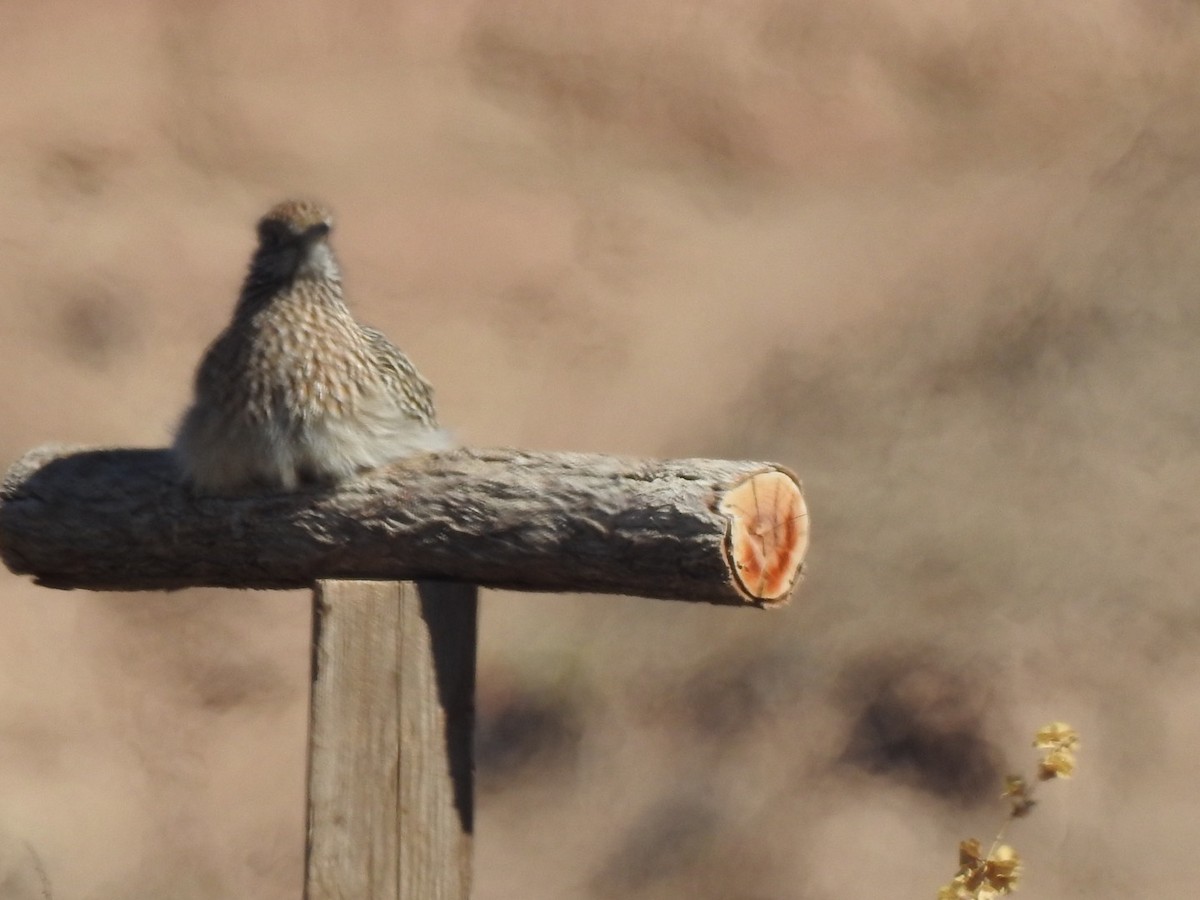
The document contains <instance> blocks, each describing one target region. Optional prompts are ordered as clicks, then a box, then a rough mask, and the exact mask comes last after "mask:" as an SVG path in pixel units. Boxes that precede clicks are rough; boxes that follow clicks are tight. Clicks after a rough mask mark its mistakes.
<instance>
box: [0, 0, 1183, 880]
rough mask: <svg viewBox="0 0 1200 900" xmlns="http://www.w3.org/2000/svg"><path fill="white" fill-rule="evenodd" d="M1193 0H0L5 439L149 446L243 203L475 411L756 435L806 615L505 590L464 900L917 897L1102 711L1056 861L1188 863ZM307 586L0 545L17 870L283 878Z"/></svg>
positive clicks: (221, 299)
mask: <svg viewBox="0 0 1200 900" xmlns="http://www.w3.org/2000/svg"><path fill="white" fill-rule="evenodd" d="M1198 15H1200V12H1198V10H1197V8H1196V7H1195V5H1194V4H1188V3H1184V2H1182V0H1098V2H1095V3H1089V4H1077V3H1065V2H1060V0H1037V2H1034V0H1013V2H1009V3H1005V4H1001V5H990V6H989V5H980V4H977V3H966V2H945V0H941V2H936V3H935V2H928V0H923V2H913V0H904V2H900V0H804V2H802V0H796V2H792V3H787V2H771V0H746V2H734V0H716V2H710V3H706V4H691V3H689V4H683V3H670V2H660V0H640V2H636V3H634V2H630V0H612V2H609V3H607V4H584V3H573V4H563V3H556V2H551V0H488V2H477V3H469V2H439V3H433V2H425V0H421V2H413V3H409V4H406V5H403V6H400V5H397V6H395V7H393V6H391V5H389V4H386V3H382V2H375V0H358V2H346V3H338V4H332V3H330V4H328V5H325V4H321V3H317V2H314V0H308V2H302V3H299V4H295V3H283V2H282V0H261V2H258V3H255V4H238V3H233V2H224V3H220V2H217V3H208V4H198V3H191V2H187V0H176V2H165V0H164V2H149V0H147V2H124V3H120V2H111V3H106V4H96V5H94V6H92V7H89V6H85V5H84V4H82V3H76V2H62V0H60V2H44V3H39V4H17V3H12V2H9V3H4V4H3V17H2V18H3V22H4V24H3V29H2V31H0V75H2V77H3V84H4V86H5V87H4V89H3V90H2V91H0V151H2V152H0V193H2V195H3V196H4V199H5V204H4V208H5V211H6V215H5V216H4V217H3V220H0V258H2V259H3V261H4V265H3V266H0V298H3V299H2V300H0V303H2V304H3V305H2V307H0V309H2V311H3V312H2V316H3V318H2V319H0V372H3V375H4V387H5V389H4V391H3V392H2V393H0V457H3V458H4V459H13V458H15V457H16V456H17V455H19V454H20V453H21V452H23V451H24V450H25V449H27V448H29V447H30V446H32V445H35V444H37V443H40V442H45V441H50V440H53V441H67V442H84V443H92V444H121V445H161V444H162V443H164V442H165V441H166V440H167V439H168V436H169V434H170V432H171V428H172V426H173V422H174V420H175V418H176V416H177V415H178V413H179V411H180V410H181V408H182V406H183V404H184V402H185V398H186V396H187V391H188V385H189V378H190V372H191V368H192V366H193V365H194V363H195V360H196V359H197V358H198V356H199V354H200V352H201V351H202V349H203V347H204V345H205V343H206V342H207V341H208V340H209V339H210V338H211V336H212V335H214V334H215V333H216V331H217V330H218V329H219V328H220V326H221V324H222V323H223V321H224V319H225V317H226V316H227V315H228V313H229V310H230V307H231V304H232V301H233V298H234V295H235V292H236V290H237V286H238V283H239V281H240V279H241V276H242V274H243V271H244V267H245V264H246V260H247V259H248V254H249V251H250V249H251V243H252V240H253V233H252V224H253V221H254V219H255V217H256V216H257V215H258V214H259V213H260V212H261V211H262V210H263V209H264V208H265V207H266V206H267V205H269V204H270V203H271V202H273V201H275V200H277V199H280V198H282V197H284V196H288V195H295V194H299V195H306V196H315V197H319V198H323V199H325V200H327V201H328V202H329V203H330V204H332V205H333V206H334V207H335V208H336V210H337V212H338V216H339V221H338V229H337V234H336V246H337V248H338V250H339V252H340V255H341V258H342V261H343V263H344V266H345V269H346V271H347V276H348V290H349V291H350V295H351V297H352V298H353V302H354V303H355V305H356V308H357V310H358V311H359V313H360V315H361V317H362V318H363V319H364V320H366V321H368V322H370V323H372V324H374V325H376V326H378V327H381V328H383V329H384V330H385V331H386V332H387V333H388V334H389V335H391V336H392V337H393V338H394V339H395V340H396V341H397V342H398V343H400V344H401V345H402V346H404V347H405V348H407V349H408V350H409V351H410V353H411V355H412V356H413V357H414V359H415V360H416V361H417V363H418V365H419V366H420V367H421V369H422V370H423V371H424V372H425V374H427V375H428V376H429V377H430V378H431V379H432V380H433V381H434V383H435V384H436V385H437V388H438V399H439V405H440V408H441V412H442V417H443V419H444V420H445V421H446V422H447V423H449V424H450V425H451V426H452V427H453V428H455V429H456V430H457V432H458V434H459V435H460V437H461V438H462V439H463V440H464V441H466V442H469V443H476V444H489V445H498V444H514V445H520V446H528V447H538V448H559V449H586V450H597V451H606V452H621V453H631V454H639V455H724V456H734V457H750V458H770V459H775V460H778V461H781V462H783V463H786V464H788V465H790V466H792V467H794V468H795V469H796V470H797V471H798V472H800V473H801V475H802V477H803V478H804V479H805V484H806V487H807V491H808V496H809V501H810V505H811V508H812V510H813V516H814V534H815V538H814V547H813V551H812V553H811V556H810V564H811V575H810V577H809V579H808V581H807V582H806V584H805V585H804V588H803V590H802V592H801V594H800V596H799V597H798V598H797V600H796V602H794V603H793V605H792V606H791V607H790V608H788V609H787V610H786V611H783V612H780V613H773V614H758V613H753V612H748V611H740V610H715V609H708V608H695V609H693V608H690V607H685V606H683V605H680V604H664V603H654V602H651V601H646V600H636V599H616V598H596V597H586V598H571V597H540V596H516V595H508V594H488V595H486V596H485V600H484V612H483V616H484V619H483V634H482V646H481V673H480V680H481V686H480V698H479V699H480V712H481V722H480V733H479V741H478V744H479V747H478V753H479V774H480V791H479V819H478V833H477V891H476V893H477V896H478V897H479V898H480V900H502V898H513V897H522V898H529V900H533V898H548V900H549V898H554V900H557V898H574V897H581V898H610V897H622V898H625V897H630V898H639V900H640V898H701V900H704V898H709V900H785V898H845V897H875V896H880V895H884V894H886V895H887V896H897V897H901V896H904V897H907V896H913V897H923V896H924V897H928V896H932V895H933V892H934V890H935V889H936V887H937V885H938V884H940V883H941V882H943V881H945V880H946V879H947V878H948V877H949V876H950V875H951V874H952V871H953V867H954V865H955V856H956V843H957V841H958V840H959V839H960V838H963V837H967V836H970V835H977V836H979V837H982V838H987V837H989V836H990V834H991V833H992V831H993V830H994V827H995V824H996V822H997V819H998V817H999V815H1000V813H1001V809H1000V807H999V804H998V801H997V798H996V795H997V793H998V790H997V785H998V784H999V781H1000V778H1001V777H1002V775H1003V773H1004V772H1006V771H1008V770H1010V769H1018V768H1024V769H1028V767H1029V766H1030V764H1031V763H1032V760H1033V754H1032V750H1031V749H1030V748H1029V746H1028V744H1029V740H1030V737H1031V735H1032V733H1033V731H1034V730H1035V729H1036V728H1037V727H1038V726H1039V725H1041V724H1042V723H1043V722H1045V721H1049V720H1051V719H1066V720H1067V721H1069V722H1071V723H1072V724H1074V725H1076V726H1077V727H1078V728H1079V729H1080V730H1081V731H1082V732H1083V737H1084V743H1085V747H1084V753H1083V756H1082V761H1081V762H1082V767H1081V771H1080V773H1079V775H1078V777H1077V778H1076V779H1074V780H1073V781H1072V782H1070V783H1065V784H1054V785H1050V786H1049V787H1048V789H1047V790H1046V791H1045V793H1044V795H1043V799H1044V802H1043V803H1042V804H1041V805H1039V807H1038V808H1037V810H1036V812H1035V814H1034V815H1033V816H1032V817H1031V818H1030V819H1028V820H1026V821H1023V822H1021V823H1019V825H1018V826H1017V828H1016V829H1015V830H1014V831H1013V832H1012V834H1011V835H1010V837H1011V839H1012V841H1013V843H1015V844H1016V846H1017V848H1018V849H1019V850H1020V851H1021V852H1022V853H1023V854H1024V856H1025V859H1026V863H1027V871H1026V877H1025V883H1024V889H1023V891H1022V895H1023V896H1028V897H1031V898H1033V897H1065V896H1087V897H1092V898H1107V897H1112V898H1125V897H1129V896H1187V895H1189V894H1190V892H1191V890H1194V885H1195V883H1196V879H1197V877H1198V876H1200V862H1197V857H1196V852H1195V846H1196V845H1197V843H1198V842H1200V802H1198V801H1197V799H1196V798H1197V797H1198V796H1200V766H1198V765H1197V761H1196V754H1195V746H1196V744H1197V741H1198V740H1200V700H1198V699H1197V692H1198V691H1200V663H1198V662H1197V654H1196V650H1197V647H1198V646H1200V603H1198V601H1197V589H1196V585H1197V584H1198V583H1200V553H1197V552H1196V541H1197V539H1198V538H1200V509H1198V508H1197V503H1196V501H1195V497H1196V496H1197V494H1196V493H1195V491H1196V489H1197V488H1198V487H1200V466H1197V459H1198V454H1197V444H1198V441H1200V373H1198V369H1197V362H1196V361H1197V358H1198V354H1200V305H1198V303H1197V299H1198V298H1197V293H1198V286H1200V245H1198V243H1197V242H1196V240H1195V230H1196V222H1197V215H1198V213H1200V111H1198V110H1200V105H1198V104H1197V100H1198V99H1200V97H1198V95H1200V20H1198ZM308 627H309V626H308V610H307V604H306V602H305V597H304V596H303V595H301V594H278V595H274V594H235V593H222V592H210V591H196V592H189V593H183V594H178V595H173V596H169V597H168V596H134V595H131V596H115V595H89V594H83V593H71V594H60V593H53V592H49V591H45V590H41V589H37V588H34V587H32V586H30V585H29V584H27V583H25V582H24V581H22V580H19V579H16V578H14V577H12V576H8V575H3V576H0V898H3V900H9V898H14V900H26V898H46V897H53V898H55V900H68V898H79V900H118V898H119V900H143V898H144V900H161V898H172V900H202V898H203V900H216V898H266V900H270V898H280V900H282V898H294V897H296V896H298V891H299V886H300V870H301V855H302V846H303V835H302V826H303V777H304V775H303V753H304V724H305V723H304V716H305V704H306V667H307V650H306V646H307V639H308Z"/></svg>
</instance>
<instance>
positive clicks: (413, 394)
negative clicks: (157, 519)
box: [174, 200, 450, 494]
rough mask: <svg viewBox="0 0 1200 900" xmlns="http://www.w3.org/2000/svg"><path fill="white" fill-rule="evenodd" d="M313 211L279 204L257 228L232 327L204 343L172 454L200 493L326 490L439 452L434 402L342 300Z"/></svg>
mask: <svg viewBox="0 0 1200 900" xmlns="http://www.w3.org/2000/svg"><path fill="white" fill-rule="evenodd" d="M331 228H332V219H331V217H330V215H329V213H328V211H326V210H325V209H324V208H323V207H321V206H320V205H318V204H315V203H310V202H307V201H296V200H289V201H286V202H284V203H281V204H279V205H278V206H276V207H274V208H273V209H271V210H270V211H269V212H268V213H267V214H266V215H265V216H264V217H263V218H262V219H261V220H260V222H259V224H258V236H259V245H258V249H257V250H256V251H255V254H254V258H253V260H252V261H251V264H250V272H249V274H248V275H247V276H246V281H245V283H244V285H243V287H242V293H241V297H240V298H239V300H238V304H237V308H236V309H235V310H234V314H233V320H232V321H231V322H230V324H229V325H228V327H226V329H225V330H224V331H223V332H222V333H221V334H220V335H219V336H218V337H217V339H216V340H215V341H214V342H213V343H212V345H211V346H210V347H209V348H208V352H207V353H206V354H205V356H204V359H203V360H202V361H201V363H200V367H199V369H198V371H197V373H196V381H195V398H194V401H193V403H192V406H191V408H190V409H189V410H188V411H187V413H186V414H185V415H184V418H183V422H182V423H181V425H180V427H179V431H178V433H177V435H176V438H175V445H174V450H175V456H176V459H177V460H178V461H179V464H180V467H181V469H182V470H183V474H184V476H185V477H186V479H187V480H188V481H189V482H190V483H191V484H192V485H193V487H194V488H195V489H196V490H197V491H198V492H200V493H206V494H227V493H237V492H241V491H246V490H254V489H282V490H294V489H295V488H297V487H298V486H299V485H302V484H307V483H336V482H338V481H342V480H344V479H346V478H349V477H352V476H354V475H355V474H357V473H358V472H361V471H363V470H366V469H370V468H374V467H375V466H379V465H381V464H383V463H385V462H388V461H389V460H392V459H397V458H399V457H403V456H410V455H413V454H416V453H422V452H427V451H431V450H438V449H444V448H446V447H448V446H450V441H449V439H448V438H447V436H446V434H445V432H443V431H442V430H441V429H440V428H438V426H437V419H436V416H435V413H434V408H433V395H432V390H431V388H430V385H429V382H427V381H425V379H423V378H422V377H421V376H420V374H419V373H418V372H417V370H416V369H415V368H414V367H413V364H412V363H411V362H410V361H409V359H408V357H406V356H405V355H404V354H403V353H402V352H401V351H400V350H399V349H397V348H396V346H395V345H393V344H392V343H391V342H390V341H389V340H388V339H387V338H386V337H384V336H383V335H382V334H380V333H379V332H378V331H376V330H374V329H372V328H365V327H363V326H361V325H359V324H358V323H357V322H356V321H355V320H354V317H353V316H352V315H351V314H350V310H349V309H348V308H347V307H346V304H345V302H344V301H343V299H342V279H341V272H340V271H339V269H338V265H337V261H336V259H335V258H334V255H333V251H332V249H331V248H330V246H329V242H328V240H327V238H328V235H329V232H330V230H331Z"/></svg>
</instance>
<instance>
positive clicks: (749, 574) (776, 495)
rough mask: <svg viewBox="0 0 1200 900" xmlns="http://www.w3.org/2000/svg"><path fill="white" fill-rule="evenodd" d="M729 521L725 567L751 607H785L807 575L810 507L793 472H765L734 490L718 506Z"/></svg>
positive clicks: (737, 485)
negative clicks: (805, 567)
mask: <svg viewBox="0 0 1200 900" xmlns="http://www.w3.org/2000/svg"><path fill="white" fill-rule="evenodd" d="M717 509H718V511H719V512H720V513H721V514H722V515H724V516H726V517H727V518H728V519H729V524H728V526H727V528H726V532H725V562H726V564H727V565H728V566H729V571H730V574H731V576H732V581H733V585H734V587H736V588H737V590H738V591H739V592H740V593H741V594H742V596H743V597H745V598H746V600H747V601H749V602H751V603H761V604H762V605H763V606H781V605H783V604H784V603H787V601H788V599H789V597H790V595H791V592H792V588H793V587H795V586H796V583H797V582H799V580H800V578H801V576H802V573H803V571H804V556H805V554H806V553H807V552H808V507H807V506H806V505H805V503H804V494H803V493H802V492H801V490H800V482H799V480H798V479H797V478H796V477H795V476H794V475H792V474H791V473H790V472H784V471H780V470H773V471H768V472H759V473H757V474H755V475H751V476H750V477H749V478H746V479H745V480H743V481H741V482H739V483H738V484H736V485H734V486H733V487H732V488H731V489H730V490H728V491H727V492H726V493H725V495H724V496H723V497H721V501H720V503H719V505H718V507H717Z"/></svg>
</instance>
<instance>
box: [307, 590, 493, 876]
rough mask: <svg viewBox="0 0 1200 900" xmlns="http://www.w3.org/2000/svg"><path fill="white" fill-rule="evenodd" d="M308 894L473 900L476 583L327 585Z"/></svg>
mask: <svg viewBox="0 0 1200 900" xmlns="http://www.w3.org/2000/svg"><path fill="white" fill-rule="evenodd" d="M313 601H314V602H313V627H314V640H313V684H312V707H311V717H310V735H309V763H308V765H309V771H308V848H307V854H306V862H305V865H306V873H305V893H304V896H305V898H307V900H343V898H345V900H351V898H353V900H467V898H468V897H469V895H470V890H471V835H472V829H473V822H472V784H471V782H472V761H471V729H472V725H473V718H474V691H475V641H476V590H475V588H474V587H473V586H470V585H460V584H442V583H423V584H420V585H417V584H415V583H413V582H407V581H406V582H394V581H321V582H318V584H317V587H316V590H315V591H314V594H313Z"/></svg>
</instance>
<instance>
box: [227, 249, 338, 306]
mask: <svg viewBox="0 0 1200 900" xmlns="http://www.w3.org/2000/svg"><path fill="white" fill-rule="evenodd" d="M317 262H320V263H321V264H320V265H314V264H313V263H317ZM288 303H302V304H306V305H313V306H316V307H324V308H326V309H328V310H329V311H331V312H337V313H342V312H347V310H346V302H345V300H344V299H343V296H342V273H341V271H340V270H339V269H338V267H337V263H336V262H335V261H334V260H333V258H332V256H329V257H327V258H326V259H324V260H320V261H318V260H305V262H304V263H302V264H301V265H300V266H297V267H296V268H295V269H294V270H292V271H290V272H279V271H277V270H272V269H271V268H269V267H259V266H253V265H252V266H251V268H250V272H249V274H248V275H247V276H246V280H245V282H244V283H243V284H242V293H241V296H240V298H239V299H238V306H237V311H236V313H235V315H236V317H238V318H242V317H245V316H252V315H254V314H255V313H258V312H260V311H262V310H264V309H266V308H268V307H271V306H275V305H280V304H288Z"/></svg>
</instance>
